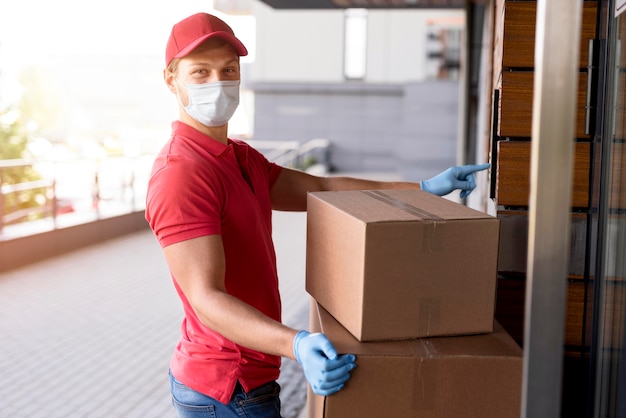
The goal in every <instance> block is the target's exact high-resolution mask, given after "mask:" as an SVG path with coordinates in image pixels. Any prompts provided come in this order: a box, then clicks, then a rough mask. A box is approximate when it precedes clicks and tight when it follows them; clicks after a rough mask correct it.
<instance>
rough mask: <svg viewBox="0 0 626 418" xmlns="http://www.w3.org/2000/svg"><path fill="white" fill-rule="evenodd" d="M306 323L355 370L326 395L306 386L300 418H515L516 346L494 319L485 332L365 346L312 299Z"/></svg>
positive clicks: (519, 361) (519, 356) (518, 358)
mask: <svg viewBox="0 0 626 418" xmlns="http://www.w3.org/2000/svg"><path fill="white" fill-rule="evenodd" d="M310 320H311V325H310V327H311V330H312V331H315V332H324V334H326V336H328V338H329V339H330V340H331V341H332V342H333V344H334V345H335V347H336V348H337V351H338V352H340V353H354V354H355V355H356V356H357V364H358V367H357V368H356V369H354V370H353V371H352V373H351V377H350V380H349V381H348V382H347V383H346V386H345V387H344V388H343V389H342V390H341V391H339V392H337V393H335V394H333V395H330V396H326V397H324V396H319V395H315V394H314V393H313V392H312V391H311V389H310V386H309V389H308V395H307V406H306V407H307V418H363V417H369V416H372V415H376V416H383V417H394V418H411V417H416V418H434V417H437V418H479V417H480V418H486V417H497V418H509V417H510V418H518V417H519V414H520V406H521V392H522V361H523V356H522V349H521V348H520V347H519V346H518V345H517V344H516V343H515V341H513V339H512V338H511V337H510V336H509V335H508V334H507V333H506V331H504V329H503V328H502V327H501V326H500V325H499V324H498V323H497V322H496V323H495V326H494V332H493V333H489V334H481V335H472V336H462V337H435V338H421V339H415V340H406V341H389V342H369V343H364V342H359V341H357V340H356V339H355V338H354V337H353V336H352V335H351V334H350V333H349V332H348V331H347V330H346V329H345V328H343V327H342V326H341V325H340V324H339V323H338V322H337V321H336V320H335V319H334V318H333V317H332V316H331V315H330V314H329V313H328V312H327V311H325V310H324V309H323V308H322V307H320V306H319V305H318V304H317V303H313V304H312V306H311V316H310Z"/></svg>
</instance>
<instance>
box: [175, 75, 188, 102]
mask: <svg viewBox="0 0 626 418" xmlns="http://www.w3.org/2000/svg"><path fill="white" fill-rule="evenodd" d="M174 81H175V82H177V83H178V84H179V85H180V86H181V87H184V88H185V93H186V94H187V102H188V103H187V105H185V104H183V101H182V100H181V99H180V92H179V91H178V89H176V100H177V101H178V103H179V104H180V105H181V106H182V107H187V106H189V105H190V104H191V97H190V96H189V90H188V89H187V86H186V85H184V84H183V83H181V82H180V81H179V80H178V78H177V77H174Z"/></svg>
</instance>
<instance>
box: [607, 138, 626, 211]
mask: <svg viewBox="0 0 626 418" xmlns="http://www.w3.org/2000/svg"><path fill="white" fill-rule="evenodd" d="M611 184H612V185H611V196H610V207H611V209H626V144H624V143H622V142H615V143H613V153H612V155H611Z"/></svg>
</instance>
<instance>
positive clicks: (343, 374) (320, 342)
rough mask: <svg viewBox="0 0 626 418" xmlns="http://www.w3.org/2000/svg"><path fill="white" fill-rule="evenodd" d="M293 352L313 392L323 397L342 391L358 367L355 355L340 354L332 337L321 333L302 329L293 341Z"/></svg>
mask: <svg viewBox="0 0 626 418" xmlns="http://www.w3.org/2000/svg"><path fill="white" fill-rule="evenodd" d="M293 353H294V355H295V356H296V360H297V361H298V363H300V364H301V365H302V368H303V369H304V376H305V377H306V380H307V381H308V382H309V383H310V384H311V388H312V389H313V392H315V393H316V394H318V395H322V396H328V395H332V394H333V393H335V392H338V391H339V390H341V389H342V388H343V386H344V384H345V382H346V381H347V380H348V379H349V378H350V371H351V370H352V369H354V368H355V367H356V364H354V361H355V359H356V357H355V356H354V355H353V354H344V355H341V356H339V355H338V354H337V351H336V350H335V347H334V346H333V344H332V343H331V342H330V340H329V339H328V338H326V336H325V335H324V334H320V333H317V334H310V333H309V332H307V331H299V332H298V333H297V334H296V337H295V338H294V340H293Z"/></svg>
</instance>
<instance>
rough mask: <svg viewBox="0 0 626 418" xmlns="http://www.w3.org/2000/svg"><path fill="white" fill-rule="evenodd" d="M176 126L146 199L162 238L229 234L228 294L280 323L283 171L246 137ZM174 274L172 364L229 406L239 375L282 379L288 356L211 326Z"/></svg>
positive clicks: (252, 381) (249, 383)
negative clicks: (278, 215) (274, 202)
mask: <svg viewBox="0 0 626 418" xmlns="http://www.w3.org/2000/svg"><path fill="white" fill-rule="evenodd" d="M172 130H173V132H172V137H171V139H170V140H169V142H168V143H167V144H166V145H165V147H164V148H163V149H162V150H161V152H160V154H159V155H158V157H157V158H156V161H155V163H154V166H153V169H152V176H151V179H150V182H149V186H148V194H147V202H146V219H147V220H148V222H149V223H150V226H151V228H152V230H153V231H154V233H155V235H156V237H157V239H158V240H159V243H160V244H161V246H162V247H166V246H168V245H170V244H174V243H176V242H180V241H184V240H188V239H192V238H196V237H200V236H204V235H210V234H219V235H221V238H222V241H223V243H224V252H225V256H226V277H225V283H226V290H227V292H228V293H229V294H231V295H233V296H235V297H237V298H239V299H241V300H242V301H244V302H246V303H248V304H249V305H251V306H253V307H255V308H256V309H258V310H260V311H261V312H263V313H264V314H266V315H267V316H269V317H270V318H272V319H275V320H277V321H280V319H281V305H280V296H279V293H278V276H277V271H276V256H275V253H274V245H273V242H272V209H271V203H270V190H271V188H272V186H273V184H274V182H275V181H276V178H277V177H278V175H279V173H280V170H281V168H280V167H279V166H277V165H276V164H273V163H270V162H269V161H267V159H265V157H264V156H263V155H262V154H260V153H259V152H258V151H256V150H255V149H254V148H252V147H250V146H249V145H247V144H246V143H244V142H242V141H237V140H229V143H228V145H224V144H222V143H220V142H217V141H215V140H213V139H212V138H210V137H208V136H206V135H204V134H202V133H201V132H199V131H197V130H196V129H194V128H192V127H190V126H188V125H186V124H184V123H182V122H179V121H177V122H174V123H173V124H172ZM173 279H174V280H173V281H174V286H175V287H176V291H177V292H178V295H179V297H180V299H181V301H182V304H183V308H184V313H185V317H184V320H183V322H182V325H181V332H182V337H181V339H180V342H179V343H178V345H177V347H176V350H175V352H174V355H173V357H172V361H171V364H170V368H171V371H172V374H173V375H174V376H175V377H176V379H178V380H179V381H181V382H182V383H184V384H185V385H187V386H189V387H190V388H192V389H194V390H196V391H198V392H201V393H204V394H206V395H208V396H210V397H212V398H215V399H217V400H218V401H220V402H222V403H228V401H229V400H230V397H231V395H232V393H233V390H234V388H235V384H236V382H237V380H239V381H240V382H241V384H242V386H243V388H244V389H245V390H246V391H249V390H250V389H254V388H255V387H257V386H260V385H262V384H264V383H267V382H269V381H272V380H275V379H277V378H278V375H279V369H280V357H278V356H272V355H268V354H264V353H260V352H258V351H254V350H250V349H247V348H245V347H242V346H239V345H237V344H235V343H234V342H232V341H230V340H228V339H226V338H224V337H223V336H221V335H220V334H218V333H217V332H215V331H213V330H211V329H209V328H207V327H206V326H204V325H203V324H202V323H201V322H200V320H199V319H198V317H197V316H196V314H195V313H194V311H193V309H192V308H191V306H190V304H189V302H188V301H187V299H186V298H185V295H184V294H183V292H182V291H181V289H180V288H179V287H178V285H177V283H176V278H175V277H174V278H173Z"/></svg>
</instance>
